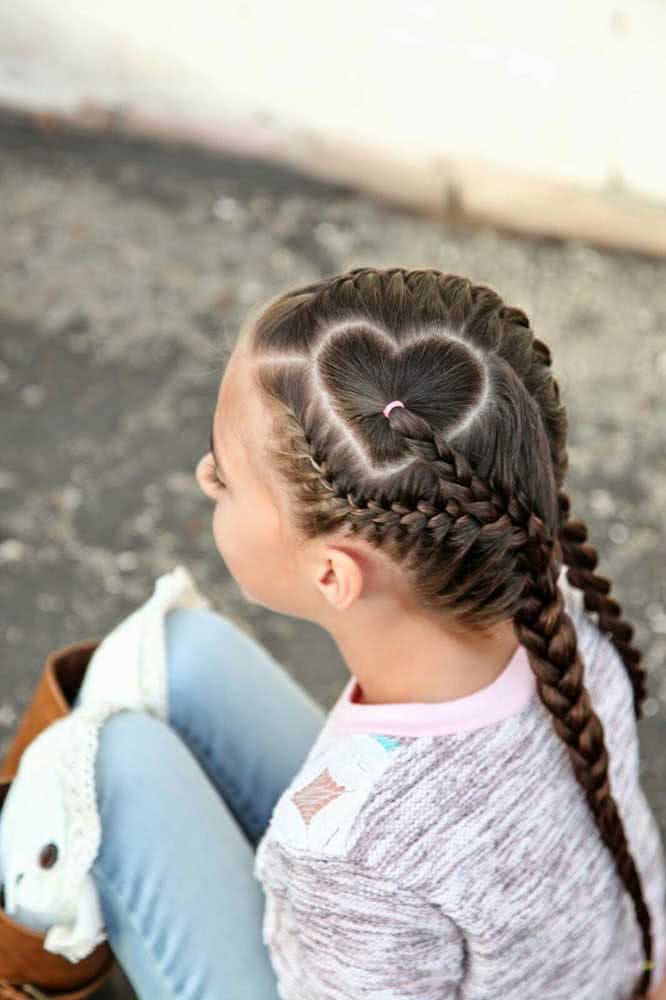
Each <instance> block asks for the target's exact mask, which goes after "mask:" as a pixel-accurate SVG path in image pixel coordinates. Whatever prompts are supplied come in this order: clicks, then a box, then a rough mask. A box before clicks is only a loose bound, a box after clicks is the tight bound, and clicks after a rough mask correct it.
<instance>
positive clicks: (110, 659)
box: [0, 565, 210, 962]
mask: <svg viewBox="0 0 666 1000" xmlns="http://www.w3.org/2000/svg"><path fill="white" fill-rule="evenodd" d="M179 607H183V608H193V607H210V602H209V601H208V600H207V599H206V598H205V597H204V596H203V595H202V594H201V593H200V592H199V591H198V590H197V588H196V586H195V584H194V581H193V580H192V578H191V576H190V574H189V573H188V571H187V570H186V569H185V567H184V566H182V565H178V566H176V568H175V569H174V570H173V571H171V572H170V573H165V574H164V575H162V576H160V577H159V578H158V579H157V580H156V582H155V587H154V591H153V594H152V595H151V597H150V598H149V599H148V600H147V601H146V602H145V603H144V604H143V605H141V607H139V608H138V609H137V610H136V611H134V612H132V614H130V615H129V616H128V617H127V618H125V619H124V620H123V621H121V622H120V624H119V625H117V626H116V627H115V628H114V629H113V631H112V632H110V633H109V634H108V636H106V637H105V638H104V639H103V640H102V642H101V643H100V644H99V646H98V647H97V649H96V650H95V652H94V654H93V656H92V657H91V659H90V661H89V663H88V666H87V669H86V674H85V677H84V681H83V684H82V685H81V688H80V690H79V693H78V698H77V701H76V703H75V707H74V708H73V709H72V711H71V712H70V714H69V715H67V716H65V717H64V718H62V719H58V720H57V721H56V722H53V723H51V725H49V726H47V727H46V728H45V729H44V730H42V732H41V733H40V734H39V735H38V736H37V737H35V739H34V740H33V741H32V742H31V743H30V744H29V746H28V747H27V748H26V749H25V751H24V752H23V754H22V756H21V760H20V763H19V768H18V772H17V774H16V777H15V778H14V780H13V781H12V784H11V786H10V788H9V791H8V792H7V795H6V797H5V802H4V805H3V807H2V810H1V811H0V876H1V877H2V880H3V882H4V884H5V909H6V911H7V913H8V914H9V915H10V916H12V917H13V918H14V919H16V920H17V921H18V922H19V923H23V924H25V925H26V926H28V927H30V928H32V929H33V930H36V931H38V932H40V933H44V932H46V937H45V941H44V947H45V948H46V950H48V951H52V952H56V953H59V954H61V955H64V956H65V957H66V958H68V959H69V960H70V961H71V962H77V961H80V960H81V959H82V958H85V957H86V956H87V955H89V954H90V953H91V952H92V951H93V950H94V949H95V947H97V945H98V944H99V943H100V942H101V941H103V940H104V939H105V937H106V934H105V933H104V924H103V917H102V912H101V908H100V904H99V897H98V892H97V888H96V886H95V883H94V881H93V878H92V876H91V875H90V869H91V867H92V864H93V862H94V860H95V857H96V856H97V852H98V850H99V846H100V840H101V835H102V830H101V822H100V817H99V813H98V808H97V796H96V789H95V760H96V755H97V748H98V743H99V732H100V729H101V727H102V726H103V725H104V723H105V721H106V720H107V719H108V718H109V717H110V716H111V715H113V714H114V713H115V712H118V711H124V710H134V711H146V712H149V713H150V714H152V715H155V716H157V717H158V718H160V719H162V720H165V721H166V720H167V719H168V698H167V694H168V677H167V663H166V638H165V630H164V619H165V617H166V615H167V613H168V612H169V611H170V610H172V609H174V608H179ZM48 844H54V845H55V846H56V847H57V851H58V854H57V860H56V861H55V863H54V864H52V866H51V867H49V868H43V867H42V866H41V865H40V863H39V857H40V853H41V852H42V850H43V848H44V847H46V845H48ZM17 879H18V881H17Z"/></svg>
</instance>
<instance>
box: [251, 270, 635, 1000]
mask: <svg viewBox="0 0 666 1000" xmlns="http://www.w3.org/2000/svg"><path fill="white" fill-rule="evenodd" d="M241 339H244V340H245V341H246V343H247V345H248V346H249V348H250V352H251V356H252V359H253V361H254V362H255V367H254V373H255V378H256V384H257V386H258V389H259V391H260V392H261V393H262V396H263V399H264V400H265V401H266V405H267V407H269V408H270V409H271V410H272V412H273V413H274V415H275V421H274V439H273V440H272V441H271V443H270V455H271V456H272V459H273V462H274V466H275V469H276V471H277V472H278V474H279V475H280V476H281V477H282V478H283V479H284V482H285V484H287V486H288V495H289V497H290V500H291V509H292V510H293V518H294V523H295V525H296V527H297V529H298V530H299V531H300V532H301V533H302V535H303V537H304V538H313V537H315V536H317V535H320V534H324V533H326V532H330V531H333V530H336V531H339V532H349V533H350V534H352V533H353V534H356V535H360V536H362V537H363V538H364V539H367V540H368V541H369V542H371V543H372V544H373V545H375V546H377V547H381V549H382V550H383V551H385V552H386V553H387V554H388V555H389V556H390V557H392V559H394V560H395V562H396V563H397V564H398V565H400V566H401V568H402V571H403V574H404V576H405V577H406V578H407V579H408V580H409V582H410V583H411V585H412V588H413V593H414V597H415V599H416V601H417V603H418V605H419V606H420V607H422V608H423V609H425V610H430V611H436V610H439V611H441V612H442V613H446V614H447V615H451V616H453V617H455V618H456V620H459V621H460V622H461V623H462V624H463V625H465V626H469V627H472V628H474V627H477V628H485V627H486V626H492V625H495V624H497V623H498V622H500V621H502V620H505V619H507V618H511V619H513V622H514V626H515V630H516V634H517V636H518V639H519V641H520V642H521V643H522V644H523V646H524V647H525V648H526V650H527V653H528V656H529V661H530V664H531V666H532V669H533V671H534V674H535V676H536V681H537V689H538V692H539V696H540V698H541V701H542V702H543V704H544V705H545V706H546V708H547V709H548V712H549V713H550V717H551V718H552V722H553V726H554V728H555V730H556V732H557V733H558V735H559V737H560V738H561V739H562V741H563V743H564V744H565V746H566V749H567V751H568V754H569V757H570V760H571V764H572V767H573V771H574V773H575V776H576V779H577V781H578V783H579V785H580V786H581V788H582V789H583V791H584V793H585V796H586V799H587V802H588V804H589V808H590V810H591V813H592V816H593V817H594V821H595V823H596V826H597V828H598V830H599V834H600V836H601V838H602V839H603V841H604V843H605V844H606V845H607V847H608V850H609V851H610V853H611V855H612V857H613V859H614V861H615V864H616V868H617V871H618V873H619V876H620V878H621V879H622V882H623V884H624V885H625V886H626V889H627V892H628V893H629V894H630V896H631V899H632V901H633V904H634V909H635V913H636V918H637V921H638V924H639V926H640V930H641V935H642V942H643V949H644V953H645V963H644V965H643V968H642V970H641V972H640V974H638V975H637V982H636V985H635V988H634V991H633V993H632V997H631V1000H637V998H639V997H644V996H646V994H647V991H648V989H649V986H650V970H651V968H652V967H653V963H652V957H653V951H652V930H651V918H650V913H649V910H648V908H647V906H646V903H645V899H644V896H643V889H642V885H641V879H640V876H639V873H638V870H637V868H636V865H635V863H634V859H633V858H632V855H631V851H630V849H629V844H628V841H627V837H626V835H625V829H624V826H623V822H622V818H621V816H620V813H619V810H618V807H617V804H616V802H615V799H614V797H613V794H612V792H611V788H610V784H609V768H608V763H609V762H608V754H607V751H606V746H605V742H604V733H603V727H602V724H601V721H600V719H599V717H598V716H597V714H596V712H595V711H594V708H593V706H592V704H591V701H590V697H589V695H588V691H587V689H586V687H585V685H584V683H583V680H584V673H583V663H582V661H581V657H580V654H579V650H578V645H577V635H576V628H575V625H574V622H573V621H572V619H571V617H570V616H569V615H568V614H567V612H566V610H565V605H564V600H563V595H562V592H561V590H560V588H559V587H558V582H557V581H558V575H559V572H560V569H561V567H562V565H563V564H564V565H566V566H567V567H568V570H567V580H568V582H569V583H570V584H571V585H572V586H574V587H578V588H580V589H581V590H582V592H583V595H584V603H585V607H586V609H587V610H588V611H593V612H596V614H597V616H598V624H599V627H600V628H601V629H603V630H604V631H605V632H607V633H608V635H609V637H610V638H611V640H612V642H613V643H614V645H615V647H616V648H617V650H618V652H619V654H620V656H621V658H622V661H623V663H624V665H625V667H626V670H627V674H628V676H629V678H630V680H631V685H632V689H633V693H634V711H635V715H636V718H638V719H640V717H641V706H642V703H643V701H644V699H645V695H646V677H645V671H644V670H643V669H642V667H641V666H640V659H641V653H640V652H639V651H638V650H637V649H635V648H634V647H633V646H631V638H632V635H633V631H634V630H633V627H632V626H631V625H629V624H628V623H627V622H625V621H623V620H622V617H621V615H622V609H621V608H620V606H619V604H618V603H617V602H616V601H615V600H613V599H612V598H610V597H609V591H610V583H609V582H608V580H606V579H605V578H604V577H601V576H599V575H596V574H595V572H594V570H595V568H596V564H597V553H596V551H595V549H594V548H592V546H590V545H589V544H588V543H587V529H586V527H585V525H584V524H583V523H582V522H581V521H577V520H570V518H569V509H570V502H569V498H568V495H567V493H566V492H565V491H564V488H563V482H564V477H565V474H566V471H567V468H568V457H567V452H566V431H567V416H566V411H565V408H564V406H563V405H562V403H561V401H560V395H559V386H558V383H557V381H556V379H555V378H554V377H553V374H552V372H551V370H550V367H551V354H550V350H549V349H548V347H547V345H546V344H544V343H543V342H542V341H540V340H538V339H536V338H535V336H534V334H533V332H532V330H531V328H530V323H529V320H528V318H527V316H526V314H525V313H524V312H523V311H522V310H521V309H519V308H517V307H513V306H509V305H507V304H506V303H505V302H504V301H503V300H502V299H501V298H500V296H499V295H498V294H497V292H495V291H494V290H493V289H492V288H490V287H488V286H487V285H474V284H472V283H471V281H470V280H469V279H468V278H465V277H463V276H460V275H457V274H445V273H443V272H441V271H438V270H436V269H413V270H407V269H405V268H387V269H384V270H379V269H373V268H354V269H352V270H350V271H348V272H346V273H344V274H339V275H335V276H332V277H329V278H326V279H324V280H321V281H317V282H314V283H311V284H308V285H305V286H303V287H300V288H297V289H295V290H293V291H290V292H287V293H284V294H281V295H278V296H276V297H275V298H274V299H272V300H271V301H270V302H269V303H268V305H267V306H266V307H265V308H264V309H263V310H262V311H261V312H260V313H259V314H255V315H252V316H251V317H250V321H249V322H248V324H247V326H246V327H245V328H244V330H243V331H242V333H241ZM387 400H390V401H391V402H388V403H387ZM637 972H638V970H637Z"/></svg>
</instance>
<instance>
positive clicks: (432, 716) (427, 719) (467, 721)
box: [327, 645, 536, 736]
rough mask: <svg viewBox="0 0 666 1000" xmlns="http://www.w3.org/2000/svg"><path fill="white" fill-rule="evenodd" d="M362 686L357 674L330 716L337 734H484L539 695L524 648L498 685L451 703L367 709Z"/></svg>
mask: <svg viewBox="0 0 666 1000" xmlns="http://www.w3.org/2000/svg"><path fill="white" fill-rule="evenodd" d="M358 687H359V685H358V681H357V679H356V677H355V676H354V675H353V674H352V675H351V677H350V678H349V680H348V681H347V683H346V684H345V687H344V688H343V690H342V693H341V694H340V696H339V698H338V700H337V701H336V703H335V704H334V705H333V708H332V709H331V710H330V712H329V716H328V722H327V727H328V728H329V729H330V731H331V732H332V733H384V734H386V735H395V736H438V735H440V734H444V733H459V732H466V731H469V730H473V729H480V728H481V727H482V726H488V725H490V724H491V723H493V722H500V721H501V720H502V719H506V718H508V717H509V716H510V715H514V714H516V713H518V712H520V711H521V710H522V709H523V708H525V707H526V705H527V704H528V702H529V701H530V700H531V698H532V696H533V694H534V693H535V691H536V677H535V676H534V671H533V670H532V667H531V666H530V662H529V659H528V657H527V650H526V649H525V647H524V646H523V645H519V646H518V648H517V649H516V651H515V653H514V654H513V656H512V657H511V659H510V660H509V662H508V663H507V665H506V667H505V668H504V670H503V671H502V673H501V674H500V675H499V676H498V677H496V678H495V680H494V681H492V682H491V683H490V684H488V685H486V687H484V688H480V690H478V691H474V692H473V694H470V695H466V696H465V697H463V698H454V699H453V700H452V701H439V702H421V701H410V702H402V703H399V702H394V703H388V702H387V703H386V704H383V705H364V704H362V703H359V702H358V701H356V700H355V699H356V698H357V697H358Z"/></svg>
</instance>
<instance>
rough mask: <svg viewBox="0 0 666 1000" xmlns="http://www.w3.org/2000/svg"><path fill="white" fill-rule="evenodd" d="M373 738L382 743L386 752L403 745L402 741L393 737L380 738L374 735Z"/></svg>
mask: <svg viewBox="0 0 666 1000" xmlns="http://www.w3.org/2000/svg"><path fill="white" fill-rule="evenodd" d="M372 738H373V739H375V740H377V742H378V743H381V745H382V746H383V747H384V749H385V750H396V749H397V748H398V747H399V746H400V745H401V744H400V740H396V739H395V737H393V736H380V735H378V734H377V733H373V734H372Z"/></svg>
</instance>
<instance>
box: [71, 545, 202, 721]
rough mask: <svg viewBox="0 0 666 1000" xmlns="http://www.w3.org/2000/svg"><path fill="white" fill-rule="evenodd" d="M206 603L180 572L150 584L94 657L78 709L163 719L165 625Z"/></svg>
mask: <svg viewBox="0 0 666 1000" xmlns="http://www.w3.org/2000/svg"><path fill="white" fill-rule="evenodd" d="M207 607H210V602H209V601H208V599H207V598H205V597H204V596H203V595H202V594H201V593H200V592H199V590H197V587H196V585H195V583H194V581H193V580H192V577H191V576H190V574H189V573H188V571H187V570H186V569H185V567H184V566H182V565H179V566H176V568H175V569H174V570H172V571H171V572H170V573H165V574H163V575H162V576H160V577H158V579H157V580H156V581H155V589H154V591H153V594H152V596H151V597H150V598H149V599H148V600H147V601H146V602H145V603H144V604H142V605H141V607H140V608H137V610H136V611H134V612H132V614H131V615H129V616H128V617H127V618H124V619H123V621H121V622H120V624H119V625H117V626H116V627H115V628H114V629H113V631H112V632H109V634H108V635H107V636H106V637H105V638H104V641H103V642H101V643H100V645H99V646H98V647H97V649H96V650H95V652H94V653H93V655H92V657H91V659H90V662H89V664H88V668H87V670H86V675H85V677H84V679H83V683H82V685H81V688H80V690H79V695H78V704H79V705H89V704H100V703H101V702H104V701H114V702H120V703H122V704H123V705H125V706H126V707H127V708H131V709H135V710H136V711H144V712H149V713H150V714H151V715H156V716H157V717H158V718H159V719H162V720H166V719H167V718H168V708H169V706H168V704H167V700H168V683H167V673H166V638H165V633H164V619H165V617H166V615H167V613H168V612H169V611H171V610H172V609H174V608H207Z"/></svg>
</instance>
